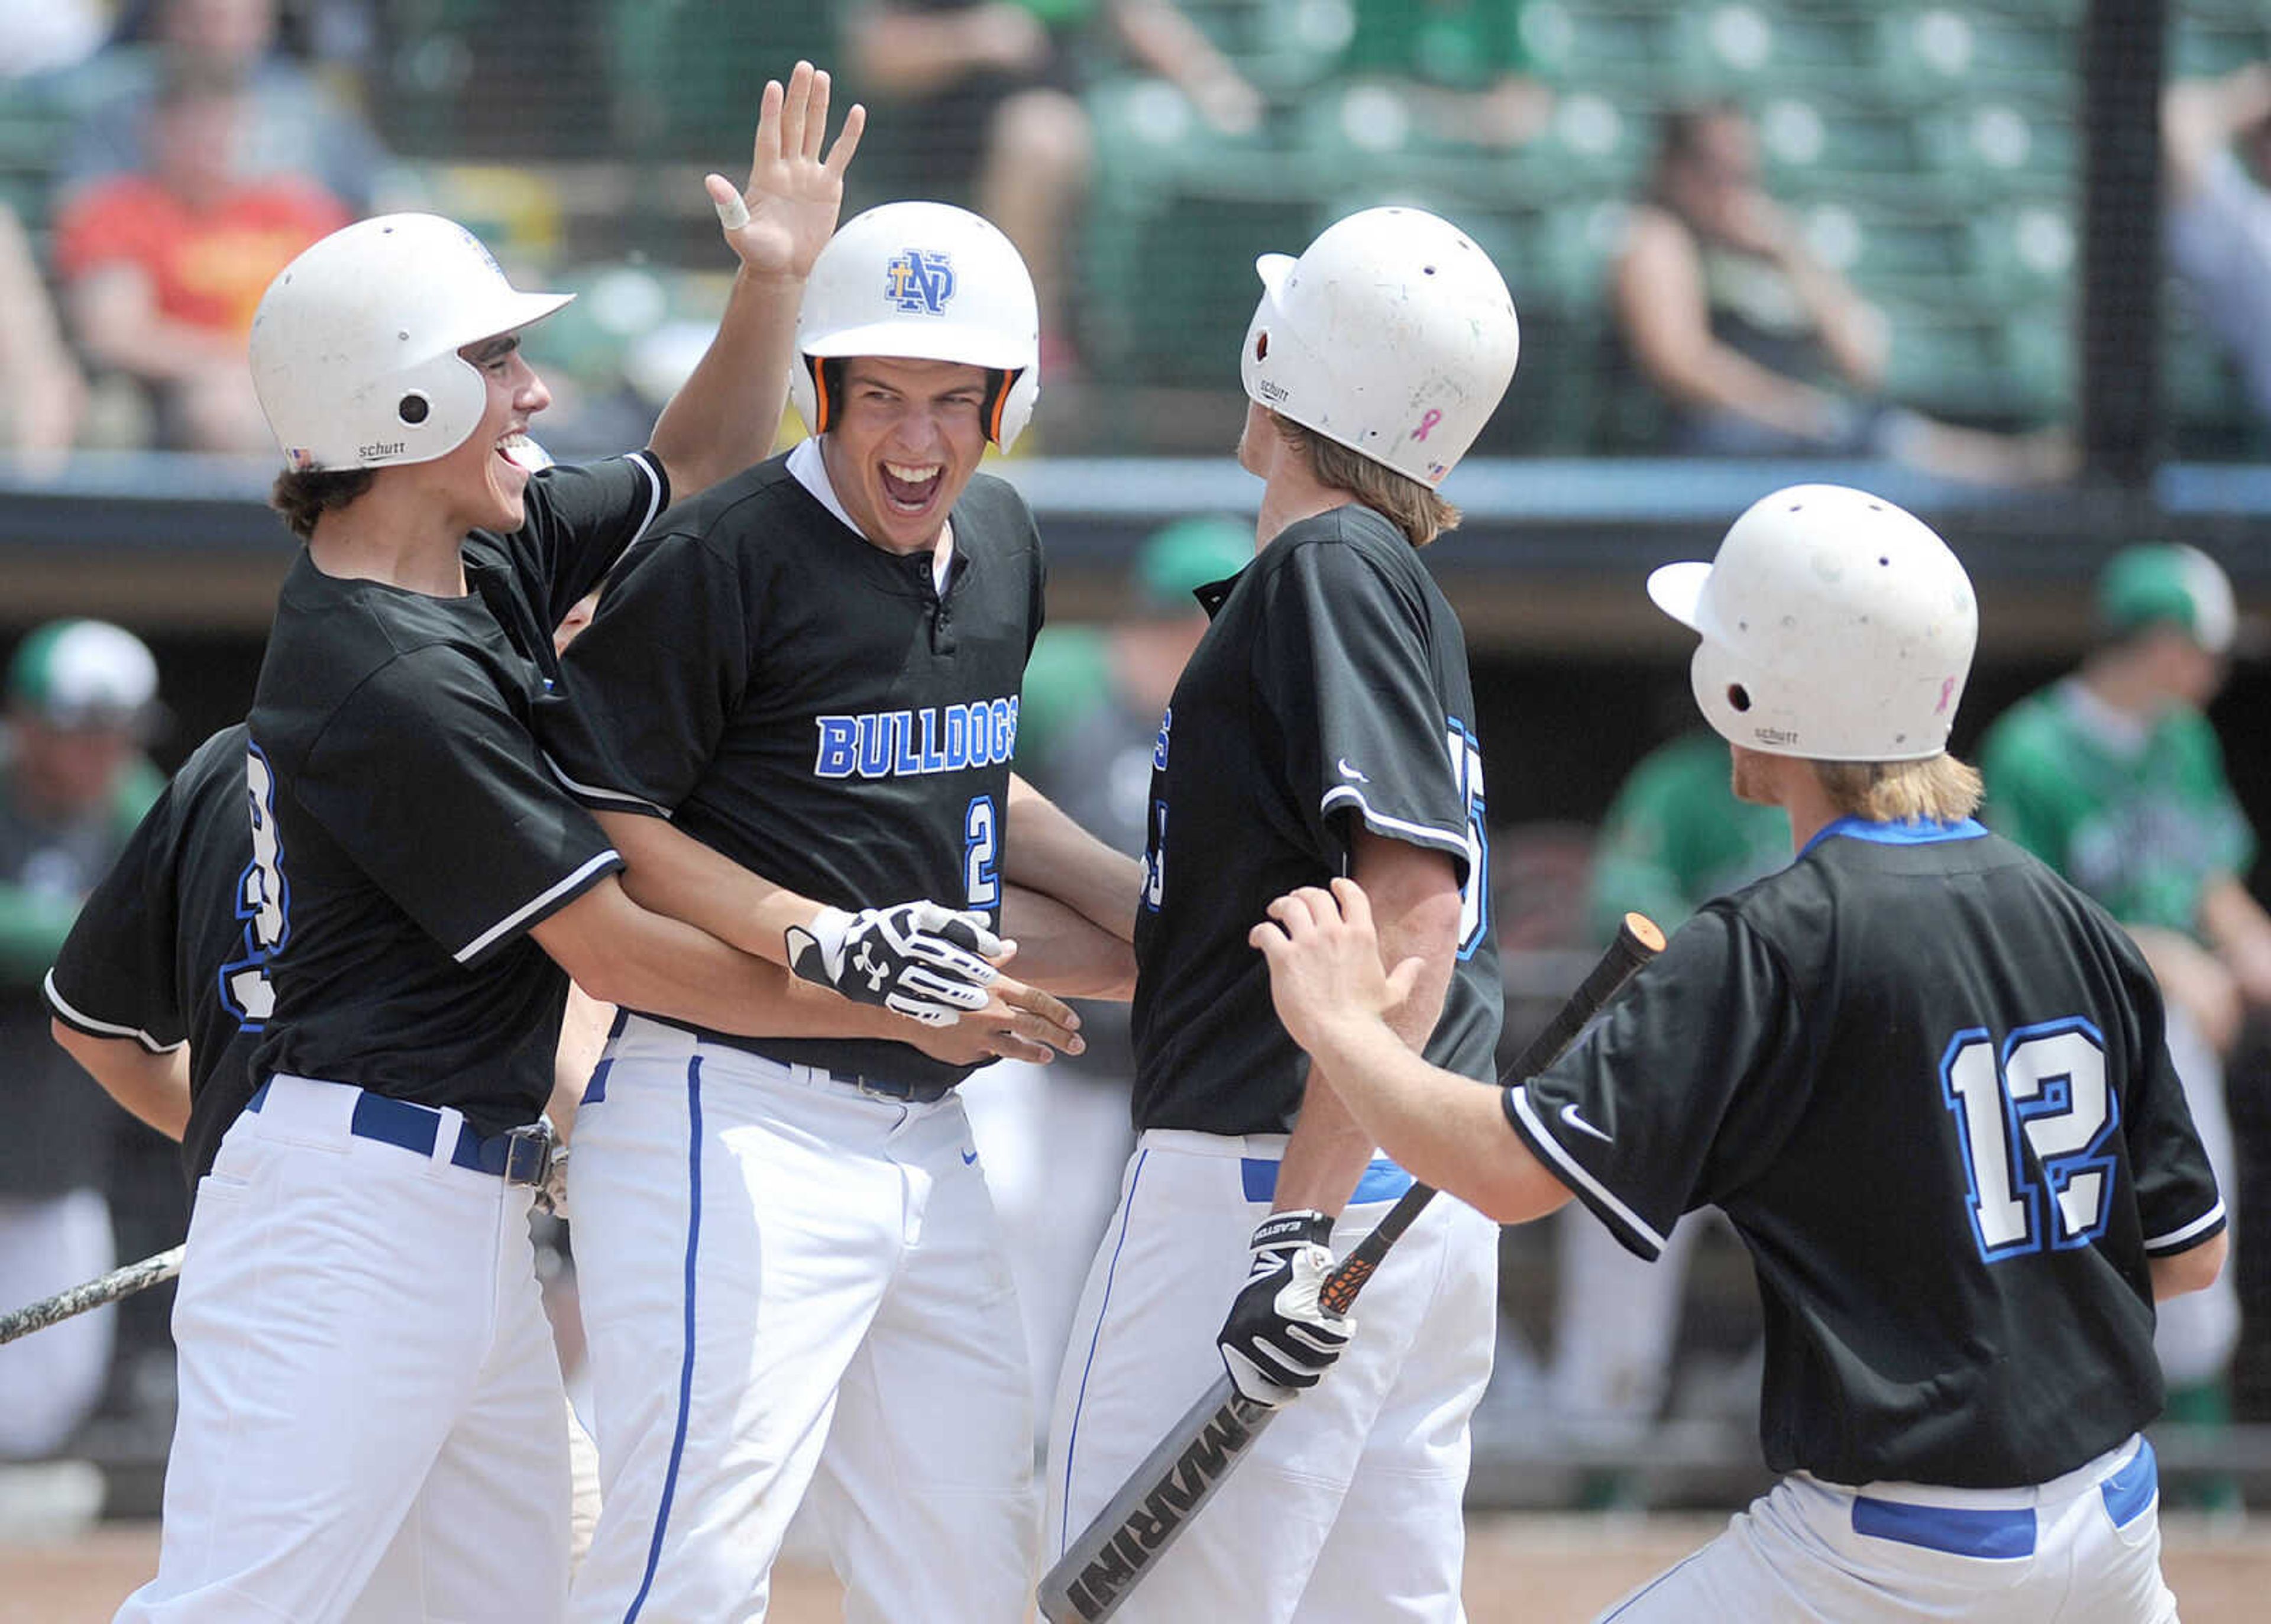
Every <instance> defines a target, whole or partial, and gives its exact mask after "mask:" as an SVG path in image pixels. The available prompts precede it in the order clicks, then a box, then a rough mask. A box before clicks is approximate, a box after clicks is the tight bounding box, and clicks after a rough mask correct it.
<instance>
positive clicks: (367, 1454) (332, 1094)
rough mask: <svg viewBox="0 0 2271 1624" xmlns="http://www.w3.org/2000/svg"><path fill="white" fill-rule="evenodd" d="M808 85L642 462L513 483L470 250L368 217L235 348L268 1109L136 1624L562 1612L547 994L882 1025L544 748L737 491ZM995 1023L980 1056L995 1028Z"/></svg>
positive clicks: (781, 314)
mask: <svg viewBox="0 0 2271 1624" xmlns="http://www.w3.org/2000/svg"><path fill="white" fill-rule="evenodd" d="M825 115H826V81H825V78H823V77H822V76H817V75H815V74H814V73H813V72H812V71H811V70H810V69H809V67H808V66H806V65H804V64H800V66H799V68H798V70H797V71H796V73H795V74H794V75H793V77H792V78H791V81H790V84H789V86H788V87H787V88H786V91H784V89H783V87H782V86H779V85H778V83H775V84H772V85H769V86H767V87H766V90H765V93H764V97H763V108H762V112H761V115H760V121H759V127H758V135H757V140H756V156H755V160H754V162H753V164H752V168H751V173H750V180H749V184H748V188H747V189H746V190H745V191H744V192H741V193H736V192H735V191H734V189H733V187H732V186H731V185H730V183H726V182H725V181H723V180H720V179H718V178H717V177H712V179H711V183H710V184H711V192H712V197H713V200H714V201H715V202H716V203H717V204H718V205H719V212H720V218H721V221H723V222H724V223H725V225H726V235H727V238H728V240H729V242H731V243H732V245H733V247H734V249H735V250H736V252H737V254H738V255H739V256H740V257H741V259H742V262H743V266H742V272H741V274H740V275H739V276H738V277H737V279H736V282H735V288H734V294H733V300H732V302H731V303H730V304H729V306H728V309H727V310H726V314H725V317H724V318H723V320H722V322H721V324H720V329H719V339H718V340H717V341H716V342H715V343H713V345H712V346H711V352H710V354H708V355H707V356H706V357H705V358H704V361H703V363H702V364H701V365H700V366H699V367H697V368H696V370H695V372H694V374H693V376H691V377H690V378H689V381H688V383H687V384H686V385H685V387H684V388H683V389H682V390H681V392H680V394H679V395H678V397H677V398H676V399H675V400H674V402H673V403H672V406H670V408H669V409H667V410H666V412H665V413H664V414H663V417H662V420H661V421H659V423H658V424H657V425H656V428H655V431H654V435H653V438H652V443H651V445H650V447H649V449H647V450H646V451H641V452H637V453H635V454H633V455H631V456H629V457H626V458H620V459H617V460H615V461H613V462H608V463H600V464H596V465H592V466H588V467H584V468H561V469H555V470H552V471H550V472H540V471H539V470H540V466H541V464H542V463H543V461H544V459H543V458H542V456H541V454H540V452H539V451H537V450H536V449H535V447H534V443H533V442H532V441H531V440H530V439H529V438H528V436H527V432H526V431H527V428H528V426H529V422H530V420H531V419H532V417H533V416H534V415H535V414H536V413H538V412H540V410H541V409H542V408H543V406H545V405H546V403H547V399H548V397H547V393H546V391H545V390H544V387H543V384H541V383H540V381H539V380H538V379H537V377H536V376H535V374H534V373H533V372H532V371H531V370H530V369H529V367H528V363H527V362H526V361H525V360H524V359H523V358H522V357H521V356H520V354H518V347H517V346H518V335H519V332H520V330H521V329H523V328H525V327H526V326H527V325H528V324H531V323H532V322H534V321H536V320H539V319H540V318H541V317H544V316H545V315H547V314H549V313H550V312H551V311H552V310H554V309H557V308H558V307H559V306H560V305H561V304H562V303H563V302H565V301H564V300H563V299H562V298H561V297H559V296H556V295H543V294H525V293H521V292H518V291H517V290H515V289H514V288H512V287H510V284H508V283H507V281H506V280H505V279H504V277H503V273H502V272H500V271H499V270H498V268H497V266H496V264H495V260H493V259H492V258H490V257H489V256H488V253H487V252H486V251H485V250H483V249H482V248H481V246H480V243H479V242H476V241H475V240H474V239H473V237H472V235H470V234H469V233H467V232H465V230H464V229H463V228H462V227H457V226H454V225H452V224H450V222H449V221H446V220H437V219H436V218H434V217H432V216H426V215H389V216H381V217H379V218H376V219H374V220H365V221H362V222H360V223H358V224H356V225H354V226H351V227H346V229H344V230H343V231H340V232H339V233H336V234H334V235H332V236H331V237H328V238H326V239H324V242H320V243H318V244H316V246H315V247H314V248H312V249H310V250H308V251H307V252H306V253H305V254H303V255H302V256H301V257H299V258H298V259H295V260H294V262H293V263H292V264H291V265H290V266H288V267H287V269H286V270H285V271H284V272H281V273H280V274H279V276H278V278H277V279H276V280H275V281H274V282H273V283H272V285H271V287H270V289H269V292H268V294H267V295H266V296H265V297H264V300H263V302H262V308H261V311H260V313H259V316H258V317H257V319H256V322H255V324H254V329H253V334H252V339H251V363H252V372H253V376H254V381H255V384H256V385H257V388H258V390H259V392H260V397H261V403H262V408H263V410H264V412H265V413H266V414H267V416H268V419H269V421H270V424H271V426H272V428H274V429H275V431H276V434H277V438H278V442H279V445H281V446H282V447H283V448H284V449H285V451H286V455H287V461H288V462H289V464H290V465H291V466H290V467H289V469H288V470H287V472H286V473H284V474H283V475H281V476H279V480H278V484H277V490H276V492H275V495H274V501H275V503H276V505H277V506H278V507H279V510H281V511H282V512H283V513H284V515H285V517H286V518H287V522H288V523H290V524H291V525H292V526H293V527H294V531H295V533H298V534H300V535H301V536H302V539H303V540H305V541H306V543H307V547H306V549H305V550H304V551H303V553H302V555H301V556H300V557H299V558H298V559H297V560H296V561H295V562H294V564H293V566H292V568H291V570H290V571H289V572H288V574H287V578H286V581H285V585H284V586H283V589H282V592H281V593H280V596H279V605H278V611H277V615H276V620H275V623H274V627H273V629H272V635H271V637H270V642H269V646H268V652H267V655H266V659H265V660H264V665H263V668H262V674H261V680H260V684H259V688H258V689H257V696H256V699H255V704H254V707H253V712H252V715H251V718H250V721H249V729H250V732H249V743H248V746H247V755H246V763H247V768H246V788H247V800H248V806H249V816H250V819H251V835H252V846H253V860H252V862H251V864H250V866H249V869H248V870H247V872H246V874H245V875H244V876H243V880H242V890H241V891H240V893H239V905H240V906H241V907H242V909H243V911H244V914H245V918H246V920H247V923H248V926H249V929H250V931H251V941H252V943H253V945H254V946H255V947H256V948H257V949H258V950H261V951H263V952H264V953H265V954H266V955H267V956H268V969H269V972H270V979H271V986H272V989H273V993H274V1002H273V1007H272V1009H271V1012H270V1014H269V1016H268V1018H267V1019H266V1021H265V1022H264V1030H263V1032H262V1035H261V1042H260V1044H259V1047H257V1050H256V1053H255V1055H254V1066H255V1069H256V1071H257V1073H258V1074H259V1075H260V1076H262V1077H264V1079H265V1080H264V1082H263V1083H262V1084H260V1086H259V1087H258V1088H257V1090H256V1091H255V1092H254V1093H253V1095H252V1098H251V1099H249V1101H248V1102H247V1104H246V1107H245V1110H244V1112H243V1113H242V1114H241V1115H240V1116H239V1117H238V1118H237V1120H236V1121H235V1124H234V1125H232V1126H231V1127H230V1129H228V1131H227V1133H226V1134H225V1135H224V1136H223V1138H222V1141H221V1144H220V1149H219V1151H217V1152H216V1155H215V1157H214V1163H213V1168H212V1172H211V1173H208V1174H207V1175H206V1176H205V1179H204V1181H202V1183H201V1186H200V1188H199V1191H198V1196H197V1203H196V1210H195V1213H194V1216H193V1218H192V1219H191V1224H190V1236H189V1240H188V1248H189V1260H188V1263H187V1266H186V1268H185V1269H184V1270H183V1274H182V1286H181V1292H180V1296H179V1300H178V1304H177V1307H176V1309H175V1337H176V1340H177V1343H178V1345H179V1349H180V1355H181V1365H180V1369H181V1381H182V1405H181V1412H180V1419H179V1422H178V1425H177V1428H176V1432H175V1440H174V1446H173V1452H172V1456H171V1458H170V1462H169V1466H168V1474H167V1502H166V1521H165V1531H164V1537H163V1541H162V1545H161V1549H160V1561H159V1571H158V1575H157V1576H156V1578H155V1579H153V1581H152V1582H151V1583H149V1584H148V1585H146V1586H145V1587H144V1588H143V1589H142V1590H139V1591H138V1592H137V1593H136V1594H135V1595H134V1596H133V1597H131V1598H129V1599H128V1601H127V1602H126V1604H125V1605H124V1607H123V1609H122V1611H121V1613H120V1614H119V1616H120V1618H121V1619H123V1620H159V1619H162V1620H168V1621H186V1620H205V1619H211V1620H224V1619H226V1620H242V1619H244V1618H246V1617H248V1616H255V1615H257V1616H264V1617H275V1618H289V1619H293V1620H336V1619H342V1618H346V1617H348V1616H349V1615H350V1612H351V1610H356V1611H358V1612H359V1614H360V1616H364V1617H383V1618H390V1619H399V1618H437V1619H438V1618H451V1619H460V1618H470V1617H473V1616H476V1615H477V1614H480V1613H487V1612H490V1611H493V1610H494V1609H495V1607H496V1606H497V1605H499V1598H511V1600H510V1610H511V1611H512V1612H513V1613H515V1615H516V1616H523V1617H527V1618H530V1619H536V1620H545V1619H553V1618H556V1617H558V1616H559V1614H560V1613H561V1610H562V1606H563V1605H564V1601H565V1590H566V1568H567V1526H568V1476H567V1462H566V1448H565V1439H564V1434H563V1431H562V1427H561V1426H560V1419H559V1418H560V1406H561V1404H562V1393H561V1389H560V1376H559V1367H558V1364H557V1361H556V1360H555V1355H554V1352H553V1349H552V1341H551V1337H550V1333H549V1330H548V1329H547V1326H546V1324H545V1322H544V1317H543V1315H542V1312H541V1310H540V1307H539V1305H538V1295H537V1284H536V1280H535V1278H534V1275H533V1270H532V1258H531V1251H530V1241H529V1237H528V1233H527V1216H528V1211H529V1204H530V1197H529V1192H528V1188H527V1184H528V1182H529V1181H532V1180H533V1179H534V1178H536V1177H538V1176H540V1174H539V1172H538V1168H539V1166H540V1164H541V1163H542V1162H543V1161H544V1160H545V1159H546V1136H545V1135H544V1134H543V1133H542V1132H541V1130H540V1129H537V1128H536V1127H535V1126H534V1119H535V1118H536V1115H537V1111H538V1108H539V1107H540V1106H541V1105H542V1103H543V1100H544V1098H545V1095H546V1092H547V1087H548V1084H549V1082H550V1074H551V1063H552V1058H553V1047H554V1042H555V1037H556V1033H557V1031H558V1025H559V1021H560V1012H561V1002H562V995H563V994H564V991H565V987H566V977H565V975H564V974H563V973H562V972H563V970H564V971H565V972H569V973H572V974H574V975H575V976H576V977H577V980H579V981H581V982H583V983H584V984H585V987H587V989H588V990H590V991H592V993H593V994H594V995H599V996H604V997H614V998H624V997H629V998H632V999H637V1000H641V1001H646V1002H654V1003H657V1004H659V1005H661V1006H662V1007H666V1008H668V1009H672V1010H674V1012H676V1013H679V1014H682V1015H687V1016H690V1017H699V1018H708V1019H712V1020H717V1021H719V1022H720V1023H721V1024H727V1023H730V1024H751V1025H755V1026H756V1028H757V1029H759V1030H786V1031H792V1032H802V1031H814V1030H821V1031H829V1030H837V1029H838V1028H839V1027H840V1026H841V1025H843V1024H845V1022H846V1021H853V1022H854V1023H855V1029H860V1028H863V1027H864V1029H868V1030H875V1031H890V1030H898V1029H901V1028H908V1029H911V1030H920V1031H922V1032H926V1033H928V1032H938V1033H940V1035H941V1037H942V1039H943V1041H942V1047H943V1048H944V1049H945V1050H946V1051H947V1052H949V1053H963V1052H970V1051H972V1050H974V1048H975V1047H976V1045H977V1044H978V1043H979V1041H981V1040H982V1039H983V1037H984V1034H985V1024H984V1022H983V1021H982V1020H981V1021H965V1022H964V1024H963V1025H962V1026H961V1027H958V1028H951V1029H935V1028H928V1029H914V1028H912V1024H910V1023H906V1022H905V1021H904V1019H903V1018H902V1017H897V1016H893V1015H890V1014H889V1013H888V1012H886V1011H884V1010H882V1009H880V1008H873V1007H870V1006H860V1007H857V1008H854V1007H853V1006H850V1005H847V1004H846V1003H845V1002H844V1001H843V1000H842V999H840V998H838V997H835V996H834V995H828V994H824V993H818V992H817V991H816V989H813V988H793V987H790V986H789V985H788V983H787V982H786V980H785V979H784V978H783V977H782V976H781V975H780V973H779V972H778V971H777V970H775V969H774V968H773V967H771V966H769V965H763V964H761V963H759V962H757V961H756V960H753V959H750V958H748V957H747V956H745V955H742V954H740V953H738V952H735V951H733V950H731V949H729V948H728V947H726V945H725V944H723V943H721V942H718V941H716V940H715V939H713V938H711V937H708V936H706V935H703V934H702V933H701V932H698V931H696V930H693V929H691V928H689V927H686V926H684V925H681V924H679V923H678V922H676V921H674V920H665V919H663V918H661V917H659V916H658V915H656V914H653V913H649V912H647V911H646V910H644V909H643V908H641V907H639V906H638V905H636V904H634V903H633V902H632V901H631V900H630V899H629V897H628V896H627V895H626V894H625V893H624V891H623V890H622V885H621V884H620V883H618V882H617V880H616V879H615V877H614V875H615V871H616V870H617V869H618V868H620V866H621V860H620V859H619V858H618V857H617V856H616V855H615V853H614V850H613V848H612V847H611V846H608V844H607V841H606V839H605V838H604V837H603V836H602V835H601V834H600V833H599V830H598V829H597V828H596V826H594V825H593V824H592V822H591V821H590V819H589V818H588V817H587V816H585V815H584V814H583V813H582V812H581V811H580V810H578V809H577V808H576V807H575V806H574V805H573V803H572V802H570V801H569V800H568V799H567V797H566V796H565V795H563V794H562V793H561V792H560V791H559V790H558V788H557V787H556V786H555V784H554V783H553V781H552V778H551V777H550V775H549V773H548V772H547V771H546V769H545V767H544V765H543V763H542V761H541V758H540V755H539V753H538V750H537V747H536V743H535V740H534V737H533V735H532V732H531V731H530V720H531V718H532V713H533V711H534V710H535V708H536V707H537V705H538V704H539V703H540V700H541V698H542V697H543V696H544V694H545V693H546V691H547V688H548V687H549V686H550V685H551V684H552V683H553V682H555V679H556V673H557V663H556V659H555V656H554V654H553V652H552V646H551V643H550V641H549V638H548V637H547V628H548V627H549V626H550V624H551V623H552V622H554V621H555V620H556V619H557V618H558V617H559V615H561V613H562V612H563V611H564V610H565V609H566V607H568V606H569V605H570V603H572V602H573V601H574V600H576V599H577V597H579V596H580V595H581V594H582V593H583V592H585V590H586V589H587V588H588V587H589V586H590V585H592V582H593V581H594V580H596V579H597V578H598V577H599V576H600V575H601V574H602V573H603V572H604V571H605V570H607V567H608V566H609V565H610V564H612V563H613V562H614V559H615V558H616V556H617V555H619V554H620V552H621V551H622V548H625V547H627V546H628V545H629V543H630V542H631V541H632V540H635V539H636V538H637V535H638V534H639V533H640V532H641V531H642V530H643V529H644V526H645V525H646V524H647V523H648V522H649V520H650V519H651V518H652V516H653V514H654V513H655V512H657V511H658V510H660V509H661V508H662V507H663V506H665V505H666V503H667V501H668V497H669V494H670V492H671V490H672V488H674V487H675V488H677V489H678V490H679V491H680V492H681V493H684V492H687V491H689V490H694V489H699V488H702V487H704V485H706V484H708V483H709V482H711V480H714V479H715V478H717V477H718V476H719V474H721V473H726V472H728V471H730V470H731V469H733V468H734V467H737V466H742V465H744V464H745V463H746V461H747V460H748V458H751V457H753V456H755V455H757V454H758V453H759V451H760V450H761V449H762V446H763V443H765V441H766V440H768V439H769V438H770V436H771V432H772V429H773V427H774V424H775V422H776V421H777V419H778V410H779V390H778V384H776V383H774V382H773V380H775V379H778V377H779V376H782V373H783V372H784V371H785V367H786V349H787V339H788V338H789V336H790V318H791V315H792V311H793V301H794V299H795V297H796V296H797V294H799V292H800V287H801V282H802V278H803V274H804V272H805V271H806V270H807V268H808V266H809V264H810V262H811V258H812V256H813V255H814V254H815V253H816V251H817V250H818V249H819V247H820V246H821V244H822V243H823V242H824V241H825V239H826V237H827V235H828V233H829V231H830V228H831V227H832V226H833V223H834V217H835V212H836V207H837V201H838V197H839V196H840V194H841V185H842V179H841V177H842V171H843V168H844V165H845V162H846V161H848V160H849V157H850V153H851V148H852V145H853V144H854V142H855V140H856V135H857V126H858V123H859V119H860V115H859V114H858V112H857V110H856V109H855V110H854V112H853V115H851V117H850V118H848V119H847V120H846V130H845V136H844V137H843V138H839V140H838V143H837V144H836V146H835V148H834V150H833V151H832V153H830V156H829V158H828V159H827V160H826V161H825V162H823V160H821V158H820V148H821V145H822V138H823V130H824V123H825ZM1004 1018H1006V1017H1004Z"/></svg>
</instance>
